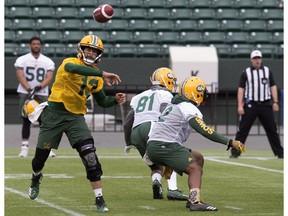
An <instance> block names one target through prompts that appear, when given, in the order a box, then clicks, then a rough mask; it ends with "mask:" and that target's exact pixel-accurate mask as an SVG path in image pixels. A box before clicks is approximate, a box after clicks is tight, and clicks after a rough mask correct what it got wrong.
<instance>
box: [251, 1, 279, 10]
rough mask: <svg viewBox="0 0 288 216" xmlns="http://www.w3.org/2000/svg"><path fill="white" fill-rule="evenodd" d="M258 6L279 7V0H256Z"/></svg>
mask: <svg viewBox="0 0 288 216" xmlns="http://www.w3.org/2000/svg"><path fill="white" fill-rule="evenodd" d="M256 6H257V7H259V8H279V7H280V1H279V0H256Z"/></svg>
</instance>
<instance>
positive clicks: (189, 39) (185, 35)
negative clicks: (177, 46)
mask: <svg viewBox="0 0 288 216" xmlns="http://www.w3.org/2000/svg"><path fill="white" fill-rule="evenodd" d="M179 42H180V43H182V44H199V43H202V34H201V32H192V31H183V32H181V33H180V40H179Z"/></svg>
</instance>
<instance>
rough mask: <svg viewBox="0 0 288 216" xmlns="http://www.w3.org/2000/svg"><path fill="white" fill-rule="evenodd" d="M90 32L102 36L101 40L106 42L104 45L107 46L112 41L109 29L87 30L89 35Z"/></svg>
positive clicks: (86, 33)
mask: <svg viewBox="0 0 288 216" xmlns="http://www.w3.org/2000/svg"><path fill="white" fill-rule="evenodd" d="M88 34H92V35H95V36H97V37H99V38H101V40H102V41H103V43H104V46H106V44H107V43H110V35H109V31H89V32H85V35H88ZM80 39H81V38H80ZM80 39H79V40H80Z"/></svg>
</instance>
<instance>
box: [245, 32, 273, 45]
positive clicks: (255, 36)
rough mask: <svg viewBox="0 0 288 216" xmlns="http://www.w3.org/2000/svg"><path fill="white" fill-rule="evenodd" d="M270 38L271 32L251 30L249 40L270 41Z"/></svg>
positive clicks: (254, 41) (257, 41) (253, 41)
mask: <svg viewBox="0 0 288 216" xmlns="http://www.w3.org/2000/svg"><path fill="white" fill-rule="evenodd" d="M271 40H272V34H271V32H251V34H250V42H252V43H254V44H257V43H270V42H271Z"/></svg>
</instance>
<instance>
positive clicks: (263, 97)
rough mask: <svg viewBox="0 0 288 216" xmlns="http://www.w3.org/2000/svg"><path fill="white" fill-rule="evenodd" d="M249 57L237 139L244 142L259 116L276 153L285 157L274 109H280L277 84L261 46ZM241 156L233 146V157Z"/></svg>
mask: <svg viewBox="0 0 288 216" xmlns="http://www.w3.org/2000/svg"><path fill="white" fill-rule="evenodd" d="M250 61H251V66H250V67H248V68H246V69H245V70H244V71H243V73H242V75H241V78H240V83H239V87H238V94H237V101H238V113H239V115H240V122H239V128H238V132H237V133H236V137H235V140H239V141H240V142H242V143H245V141H246V138H247V136H248V134H249V131H250V129H251V127H252V125H253V123H254V121H255V120H256V118H257V117H258V118H259V120H260V122H261V124H262V125H263V127H264V129H265V132H266V134H267V137H268V140H269V143H270V146H271V149H272V151H273V153H274V155H275V156H277V157H278V158H283V147H282V146H281V142H280V138H279V134H278V132H277V126H276V123H275V121H274V113H273V111H275V112H276V111H278V110H279V104H278V95H277V86H276V84H275V81H274V78H273V75H272V72H271V70H270V69H269V68H268V67H267V66H263V65H262V53H261V52H260V51H259V50H254V51H252V52H251V54H250ZM271 99H272V104H271V102H270V101H271ZM239 156H240V154H239V153H238V152H237V151H235V150H234V149H231V156H230V158H238V157H239Z"/></svg>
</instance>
